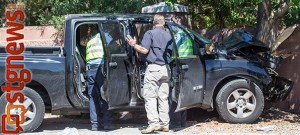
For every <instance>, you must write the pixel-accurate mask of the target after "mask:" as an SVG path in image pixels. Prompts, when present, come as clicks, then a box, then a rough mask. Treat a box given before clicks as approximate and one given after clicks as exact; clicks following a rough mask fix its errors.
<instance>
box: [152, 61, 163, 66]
mask: <svg viewBox="0 0 300 135" xmlns="http://www.w3.org/2000/svg"><path fill="white" fill-rule="evenodd" d="M148 64H156V65H161V66H163V65H167V64H157V63H154V62H149V61H148Z"/></svg>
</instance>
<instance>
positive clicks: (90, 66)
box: [86, 64, 100, 71]
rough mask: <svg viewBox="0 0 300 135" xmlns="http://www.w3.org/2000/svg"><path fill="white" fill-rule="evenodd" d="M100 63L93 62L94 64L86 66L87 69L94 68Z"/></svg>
mask: <svg viewBox="0 0 300 135" xmlns="http://www.w3.org/2000/svg"><path fill="white" fill-rule="evenodd" d="M99 66H100V64H92V65H87V66H86V71H88V70H90V69H93V68H98V67H99Z"/></svg>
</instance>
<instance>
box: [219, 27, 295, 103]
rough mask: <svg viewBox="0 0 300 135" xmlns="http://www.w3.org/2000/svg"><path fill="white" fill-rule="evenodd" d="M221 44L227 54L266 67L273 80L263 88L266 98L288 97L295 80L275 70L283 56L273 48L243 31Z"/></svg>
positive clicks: (269, 99)
mask: <svg viewBox="0 0 300 135" xmlns="http://www.w3.org/2000/svg"><path fill="white" fill-rule="evenodd" d="M220 46H222V48H224V50H226V53H227V55H232V56H240V57H243V58H245V59H247V60H249V61H251V62H255V63H258V64H261V65H262V66H264V67H265V68H266V70H267V71H268V74H269V75H270V77H271V78H272V81H270V83H269V84H267V85H265V86H264V88H263V93H264V97H265V99H266V100H268V101H282V100H285V99H286V98H287V96H288V95H289V93H290V91H291V89H292V87H293V82H292V81H290V80H288V79H286V78H283V77H280V76H279V74H278V73H277V72H276V71H275V70H276V68H278V67H279V65H280V62H281V60H282V58H281V57H280V56H278V55H275V54H272V53H271V49H270V48H269V47H267V46H266V45H265V44H264V43H262V42H260V41H259V40H257V39H255V38H254V37H253V36H252V35H250V34H249V33H247V32H245V31H243V32H235V33H233V34H232V35H231V36H230V37H229V38H227V39H226V40H224V41H223V42H222V43H221V44H220Z"/></svg>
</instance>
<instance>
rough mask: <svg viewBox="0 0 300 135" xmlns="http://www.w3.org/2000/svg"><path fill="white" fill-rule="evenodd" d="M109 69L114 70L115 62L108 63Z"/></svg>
mask: <svg viewBox="0 0 300 135" xmlns="http://www.w3.org/2000/svg"><path fill="white" fill-rule="evenodd" d="M108 65H109V67H111V68H116V67H117V66H118V64H117V62H109V64H108Z"/></svg>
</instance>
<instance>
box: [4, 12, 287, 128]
mask: <svg viewBox="0 0 300 135" xmlns="http://www.w3.org/2000/svg"><path fill="white" fill-rule="evenodd" d="M152 18H153V16H151V15H141V14H72V15H67V16H66V21H65V29H64V33H65V35H64V47H27V48H26V51H25V52H24V53H23V54H22V55H23V56H24V57H25V59H24V64H25V67H26V68H27V69H30V70H31V72H32V81H31V82H30V83H27V84H26V87H25V89H24V90H23V91H22V92H23V94H24V95H25V100H24V102H23V103H20V102H16V103H14V104H15V105H19V104H20V105H24V106H25V107H26V109H28V111H27V112H26V113H25V122H24V123H22V124H21V127H22V128H23V130H24V131H27V132H30V131H34V130H35V129H37V128H38V127H39V126H40V124H41V123H42V121H43V117H44V113H45V112H50V113H52V114H58V115H74V114H81V113H88V112H89V111H88V107H89V103H88V102H89V100H88V97H87V89H86V84H85V82H86V77H85V74H86V70H85V69H86V68H85V67H86V61H85V56H86V50H85V46H84V45H85V44H86V41H87V39H86V35H88V34H86V32H87V31H93V30H94V31H97V33H100V35H101V39H102V41H103V47H104V60H105V61H104V67H103V73H104V75H105V83H104V85H103V87H102V88H101V93H102V98H103V99H104V100H105V101H107V102H108V104H109V109H110V110H114V111H120V110H134V109H139V110H141V109H143V108H144V100H143V97H142V95H141V93H142V91H143V79H144V74H145V69H146V67H147V65H148V63H147V62H145V60H144V56H143V55H141V54H139V53H137V52H135V51H134V50H133V49H132V47H130V46H129V45H128V43H127V42H126V40H125V37H126V35H128V34H129V35H131V36H132V37H136V39H137V42H138V43H139V44H140V42H141V40H142V38H143V35H144V33H145V32H146V31H147V30H150V29H152V27H153V24H152ZM112 30H114V32H113V33H114V34H113V35H111V31H112ZM165 30H166V31H168V32H170V34H171V35H172V37H173V44H172V47H173V51H172V52H170V55H171V58H172V62H171V64H170V67H171V70H172V77H171V80H170V86H171V88H170V92H171V98H172V100H174V101H175V102H177V103H178V106H177V109H176V111H182V110H186V109H189V108H194V107H198V108H202V109H205V110H213V109H216V110H217V111H218V112H219V114H220V116H221V117H222V118H223V119H224V120H225V121H227V122H230V123H251V122H254V121H255V120H256V119H257V118H258V117H259V116H260V115H261V113H262V111H263V109H264V101H265V100H270V101H280V100H284V99H285V98H286V97H287V95H288V94H289V92H290V90H291V88H292V84H293V83H292V82H291V81H289V80H287V79H284V78H282V77H280V76H279V75H278V74H277V73H276V72H275V69H276V67H278V65H279V63H280V57H278V56H274V55H272V54H271V53H270V50H269V48H268V47H266V46H265V45H264V44H262V43H261V42H259V41H257V40H256V39H255V38H253V36H251V35H250V34H248V33H245V32H240V33H236V34H233V35H232V36H231V38H229V39H228V40H225V41H224V42H223V43H220V44H214V43H212V42H211V41H210V40H208V39H206V38H204V37H203V36H201V35H199V34H198V33H196V32H195V31H193V30H191V29H189V28H187V27H184V26H181V25H178V24H176V23H174V22H171V21H166V25H165ZM178 33H181V34H183V35H185V37H184V40H188V41H189V42H190V43H191V45H190V46H189V47H190V48H189V49H190V51H191V53H190V54H188V55H184V56H181V55H180V53H181V50H182V47H181V46H182V45H184V44H179V43H178V44H176V40H177V39H178V36H176V35H177V34H178ZM111 42H116V43H118V44H119V46H112V44H111ZM6 57H7V53H6V52H5V49H4V48H0V59H1V62H0V70H1V72H0V76H2V77H1V78H0V83H1V84H5V82H6V80H5V79H4V76H5V74H4V70H5V65H6V63H5V58H6ZM0 94H1V98H0V104H1V108H0V113H1V114H4V113H5V112H10V114H17V115H21V114H22V111H19V110H16V109H11V110H6V107H5V106H7V105H8V103H7V101H6V99H5V95H6V93H5V92H4V91H1V92H0ZM202 115H203V114H202ZM6 127H11V128H14V125H9V124H8V125H7V126H6Z"/></svg>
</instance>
